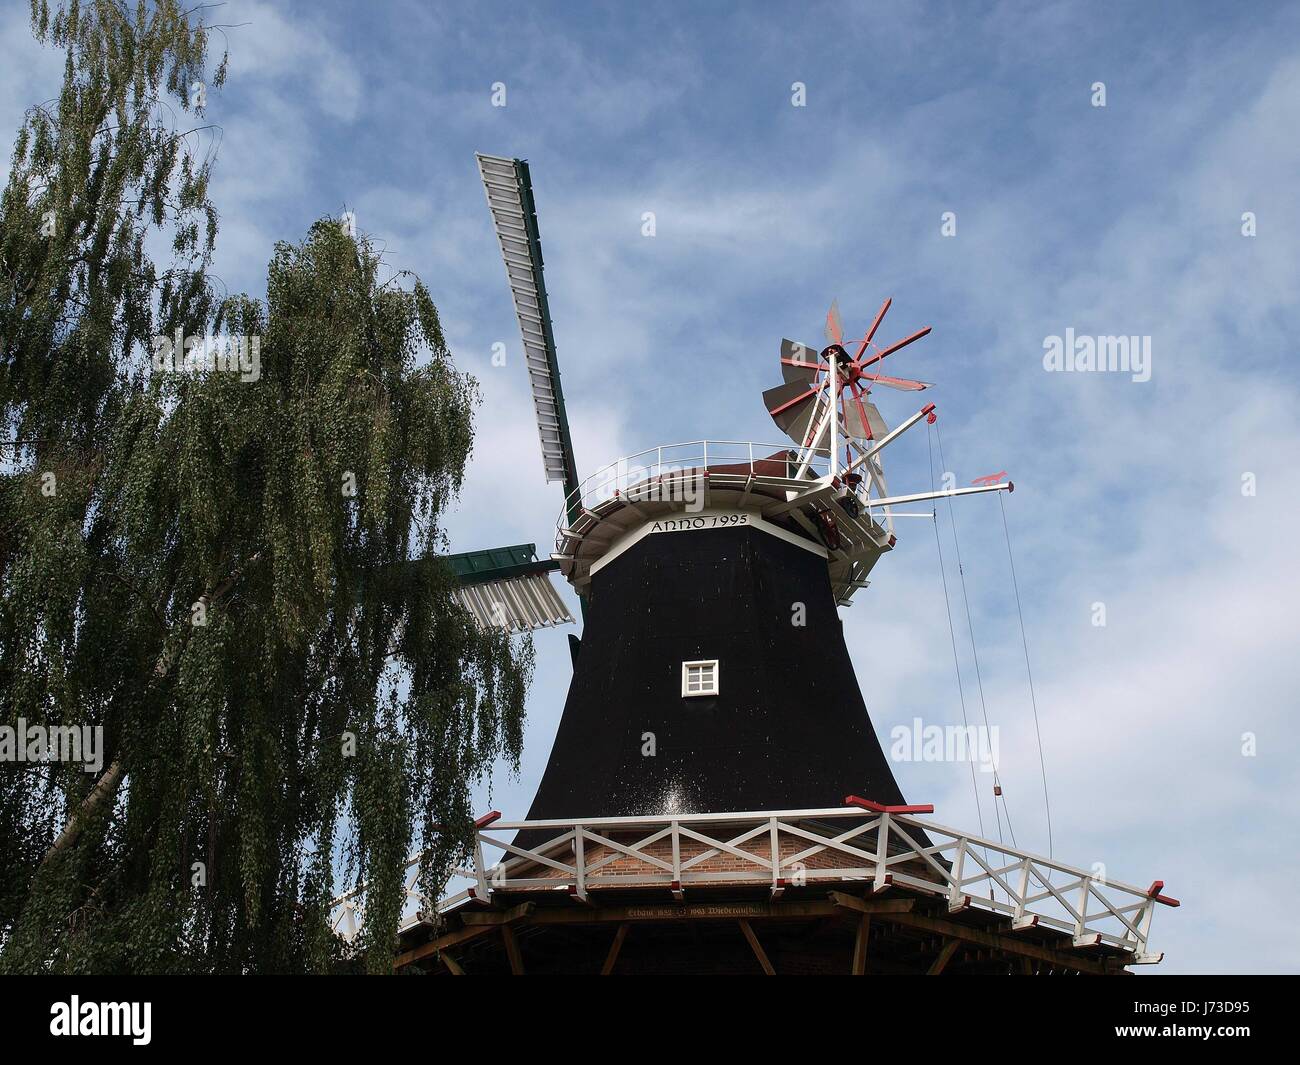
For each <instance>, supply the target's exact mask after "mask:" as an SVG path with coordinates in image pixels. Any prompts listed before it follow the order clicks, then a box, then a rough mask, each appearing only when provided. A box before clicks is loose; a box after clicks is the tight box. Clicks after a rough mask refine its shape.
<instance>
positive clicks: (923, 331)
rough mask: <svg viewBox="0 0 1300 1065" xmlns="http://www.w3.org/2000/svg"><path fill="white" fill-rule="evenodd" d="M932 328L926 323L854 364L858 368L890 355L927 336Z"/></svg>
mask: <svg viewBox="0 0 1300 1065" xmlns="http://www.w3.org/2000/svg"><path fill="white" fill-rule="evenodd" d="M932 328H933V327H932V326H928V325H927V326H926V327H925V328H924V329H920V330H918V331H917V332H915V333H913V334H912V335H911V336H910V337H905V338H904V339H902V340H900V341H898V343H896V344H891V345H890V346H889V347H887V348H885V350H884V351H878V352H876V353H875V354H874V355H872V356H871V358H869V359H863V360H862V361H861V362H859V363H856V364H855V365H856V366H857V368H858V369H859V370H860V369H862V367H864V366H870V365H871V364H872V363H873V362H879V361H880V360H881V359H883V358H884V357H885V356H886V355H892V354H894V352H896V351H898V350H900V349H901V348H905V347H907V345H908V344H911V343H912V342H913V341H917V340H920V339H921V338H922V337H923V336H929V335H930V330H931V329H932Z"/></svg>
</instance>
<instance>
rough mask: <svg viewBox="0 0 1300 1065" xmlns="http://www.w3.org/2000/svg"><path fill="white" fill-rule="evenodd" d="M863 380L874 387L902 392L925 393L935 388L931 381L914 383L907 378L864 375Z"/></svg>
mask: <svg viewBox="0 0 1300 1065" xmlns="http://www.w3.org/2000/svg"><path fill="white" fill-rule="evenodd" d="M862 380H864V381H869V382H870V383H871V384H873V385H885V386H886V387H888V388H896V389H898V390H899V391H900V392H924V391H925V390H926V389H927V388H932V387H933V385H932V384H931V382H929V381H912V380H909V379H908V378H906V377H886V376H885V375H884V374H869V373H864V374H863V375H862Z"/></svg>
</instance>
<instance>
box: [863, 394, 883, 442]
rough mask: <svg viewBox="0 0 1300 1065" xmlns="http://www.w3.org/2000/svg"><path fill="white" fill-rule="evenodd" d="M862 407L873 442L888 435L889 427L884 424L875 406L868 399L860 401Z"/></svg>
mask: <svg viewBox="0 0 1300 1065" xmlns="http://www.w3.org/2000/svg"><path fill="white" fill-rule="evenodd" d="M862 406H863V408H864V409H865V411H866V415H867V425H868V426H869V427H870V428H871V436H872V438H873V439H875V440H879V439H881V438H882V437H885V436H888V435H889V426H888V425H886V424H885V419H884V418H882V417H881V416H880V411H879V410H877V409H876V405H875V404H874V403H872V402H871V400H869V399H864V400H863V401H862Z"/></svg>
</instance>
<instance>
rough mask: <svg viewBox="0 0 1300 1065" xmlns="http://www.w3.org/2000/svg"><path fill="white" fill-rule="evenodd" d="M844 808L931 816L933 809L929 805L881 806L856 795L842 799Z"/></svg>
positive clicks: (880, 812)
mask: <svg viewBox="0 0 1300 1065" xmlns="http://www.w3.org/2000/svg"><path fill="white" fill-rule="evenodd" d="M844 805H845V806H860V807H862V809H864V810H874V811H875V812H876V813H878V814H932V813H934V807H933V806H932V805H930V804H929V803H926V804H925V805H923V806H883V805H881V804H880V803H878V802H872V801H871V800H870V799H863V798H860V797H859V796H857V795H846V796H845V797H844Z"/></svg>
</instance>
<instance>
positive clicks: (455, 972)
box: [438, 950, 465, 976]
mask: <svg viewBox="0 0 1300 1065" xmlns="http://www.w3.org/2000/svg"><path fill="white" fill-rule="evenodd" d="M438 957H439V958H441V959H442V964H443V965H445V966H447V972H449V973H451V975H452V976H464V975H465V970H464V969H462V968H461V967H460V963H459V962H458V961H457V960H456V959H455V958H453V957H452V956H451V955H450V954H448V953H447V952H446V951H445V950H444V951H443V952H442V953H441V954H439V955H438Z"/></svg>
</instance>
